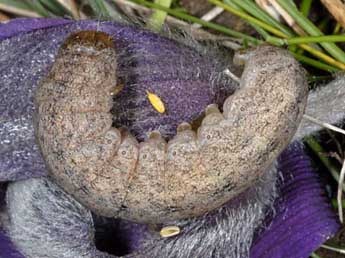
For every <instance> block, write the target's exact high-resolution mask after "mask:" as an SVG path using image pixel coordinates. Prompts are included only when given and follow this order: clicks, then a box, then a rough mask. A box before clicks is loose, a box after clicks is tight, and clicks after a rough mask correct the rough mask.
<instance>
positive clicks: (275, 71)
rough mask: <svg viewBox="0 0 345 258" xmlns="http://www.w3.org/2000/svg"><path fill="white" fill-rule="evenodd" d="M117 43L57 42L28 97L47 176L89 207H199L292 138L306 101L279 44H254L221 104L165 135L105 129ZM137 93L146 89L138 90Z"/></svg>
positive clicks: (196, 211)
mask: <svg viewBox="0 0 345 258" xmlns="http://www.w3.org/2000/svg"><path fill="white" fill-rule="evenodd" d="M115 87H116V50H115V48H114V45H113V41H112V39H111V38H110V37H109V36H108V35H107V34H105V33H102V32H95V31H84V32H78V33H76V34H73V35H71V36H70V37H69V38H68V39H67V40H66V41H65V43H64V44H63V46H62V47H61V49H60V51H59V54H58V56H57V58H56V61H55V63H54V64H53V66H52V68H51V71H50V72H49V73H48V76H47V77H46V78H45V79H44V80H43V81H42V83H41V84H40V86H39V87H38V90H37V92H36V96H35V102H36V108H37V117H36V122H35V127H36V133H37V138H38V142H39V145H40V148H41V151H42V154H43V156H44V159H45V161H46V163H47V165H48V167H49V173H50V175H51V176H52V177H53V178H54V179H55V180H56V182H57V183H58V184H59V185H60V186H62V188H63V189H64V190H65V191H67V192H68V193H69V194H71V195H73V196H74V197H75V198H76V199H77V200H78V201H80V202H81V203H82V204H84V205H85V206H86V207H88V208H90V209H91V210H92V211H94V212H95V213H97V214H99V215H102V216H108V217H120V218H125V219H127V220H132V221H136V222H143V223H164V222H167V221H172V220H176V219H183V218H190V217H194V216H199V215H202V214H204V213H206V212H208V211H211V210H213V209H215V208H218V207H220V206H221V205H223V204H224V203H225V202H227V201H228V200H230V199H231V198H233V197H234V196H236V195H238V194H239V193H241V192H243V191H244V190H245V189H247V188H248V187H249V186H250V185H252V184H254V183H255V182H256V181H257V179H258V178H260V176H262V174H263V173H264V172H265V171H266V170H267V168H268V167H269V166H270V165H271V164H272V162H273V161H274V160H275V158H276V157H277V156H278V155H279V154H280V153H281V151H282V150H283V149H284V148H285V147H286V145H287V144H288V143H289V141H290V140H291V139H292V137H293V135H294V133H295V132H296V129H297V127H298V125H299V123H300V120H301V117H302V114H303V112H304V109H305V105H306V99H307V82H306V79H305V75H304V71H303V70H302V68H301V67H300V66H299V64H298V63H297V61H295V60H294V59H293V58H292V57H291V56H290V55H289V54H288V53H287V52H286V51H284V50H281V49H278V48H274V47H271V46H261V47H258V48H257V49H256V50H254V51H253V53H252V54H251V55H250V57H249V59H248V61H247V63H246V66H245V69H244V72H243V75H242V78H241V87H240V89H239V90H238V91H237V92H235V93H234V94H233V95H231V96H229V97H228V98H227V99H226V101H225V102H224V105H223V112H220V111H219V109H218V107H217V106H216V105H210V106H209V107H208V108H207V109H206V110H205V117H204V119H203V120H202V123H201V125H200V127H199V128H198V130H197V132H195V131H193V130H192V129H191V126H190V125H189V124H188V123H182V124H181V125H180V126H179V127H178V128H177V133H176V136H174V137H173V138H172V139H171V140H170V141H169V142H166V141H165V140H164V139H163V137H161V135H160V134H159V133H158V132H152V133H151V134H150V135H149V137H148V139H146V140H145V141H143V142H140V143H139V142H137V140H136V139H135V138H134V137H133V136H131V135H130V134H129V133H128V132H127V131H125V130H122V129H121V130H120V129H117V128H114V127H112V114H111V113H110V111H111V108H112V94H111V93H112V92H113V91H114V88H115ZM143 94H145V92H143Z"/></svg>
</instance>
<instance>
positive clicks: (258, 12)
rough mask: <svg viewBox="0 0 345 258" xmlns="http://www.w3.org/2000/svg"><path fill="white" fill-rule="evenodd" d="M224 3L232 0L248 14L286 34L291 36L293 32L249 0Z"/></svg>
mask: <svg viewBox="0 0 345 258" xmlns="http://www.w3.org/2000/svg"><path fill="white" fill-rule="evenodd" d="M224 2H225V3H226V4H229V2H233V3H235V4H236V5H238V6H240V7H241V8H242V9H243V10H245V11H246V12H248V13H249V14H251V15H253V16H254V17H256V18H257V19H259V20H261V21H263V22H265V23H267V24H269V25H271V26H274V27H276V28H277V29H279V30H281V31H282V32H284V33H285V34H287V35H288V36H293V35H295V33H293V32H292V31H291V30H290V29H289V28H287V27H286V26H284V25H283V24H281V23H279V22H278V21H277V20H275V19H274V18H272V17H271V16H270V15H269V14H267V13H266V12H265V11H264V10H262V9H261V8H260V6H258V5H257V4H255V3H254V2H252V1H250V0H224Z"/></svg>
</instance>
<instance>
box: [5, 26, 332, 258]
mask: <svg viewBox="0 0 345 258" xmlns="http://www.w3.org/2000/svg"><path fill="white" fill-rule="evenodd" d="M96 29H97V30H100V31H104V32H106V33H108V34H109V35H111V36H113V37H114V40H115V44H116V49H117V50H119V53H118V66H119V68H118V69H119V71H118V77H119V81H120V83H123V84H124V85H126V87H125V88H124V89H123V91H121V92H120V93H119V94H118V95H117V96H116V97H115V98H114V107H113V114H114V125H116V126H119V125H122V126H126V127H128V128H129V130H130V131H131V132H132V133H133V134H135V135H136V136H137V137H138V138H139V139H143V138H145V133H147V132H149V131H152V130H154V129H159V130H160V131H161V133H162V134H163V136H165V137H166V138H170V137H171V136H172V135H173V134H174V133H175V130H176V126H177V125H178V124H179V123H181V122H183V121H192V120H194V119H196V118H198V117H199V116H200V115H201V114H202V112H203V111H204V109H205V107H206V106H207V105H208V104H211V103H214V102H216V103H219V104H220V103H222V102H223V101H224V98H225V97H226V96H228V95H229V94H231V93H232V92H233V91H234V90H235V88H236V86H237V85H235V84H234V83H233V82H231V81H230V80H229V79H228V78H224V77H223V76H222V75H221V72H222V71H223V70H224V69H225V68H227V64H229V60H227V58H226V57H219V56H218V55H217V54H215V53H213V52H212V51H211V52H205V53H203V52H202V51H201V52H200V51H198V52H197V51H195V50H194V48H195V47H197V46H195V45H194V46H191V45H188V44H187V45H186V44H185V43H183V42H178V41H172V40H170V39H168V38H164V37H161V36H159V35H157V34H154V33H152V32H149V31H145V30H141V29H138V28H135V27H131V26H127V25H121V24H119V23H112V22H96V21H78V22H74V21H71V20H64V19H17V20H14V21H11V22H9V23H8V24H0V52H1V53H2V57H1V58H0V76H1V87H0V93H1V95H0V96H1V102H0V114H1V115H0V117H1V119H0V146H1V148H0V182H4V181H16V180H22V179H28V178H32V177H41V176H44V175H46V167H45V164H44V161H43V159H42V157H41V155H40V153H39V149H38V146H37V145H36V142H35V136H34V131H33V125H32V117H33V114H34V105H33V101H32V98H33V92H34V90H35V87H36V86H37V84H38V82H39V81H40V79H41V78H42V77H44V75H45V74H46V72H47V70H48V69H49V67H50V65H51V64H52V62H53V61H54V58H55V55H56V52H57V50H58V48H59V46H60V44H61V43H62V42H63V41H64V39H65V38H66V37H67V36H68V35H69V34H70V33H71V32H74V31H78V30H96ZM142 53H145V55H142ZM176 65H178V66H179V67H178V68H179V69H175V68H176ZM195 67H199V68H200V69H195ZM148 71H149V72H148ZM210 78H211V81H212V82H213V83H211V84H210V83H209V82H210ZM158 82H159V83H158ZM145 90H149V91H150V92H154V93H157V94H159V96H160V97H161V98H162V99H163V101H164V103H165V105H166V108H167V114H166V115H165V116H160V115H159V113H157V112H155V111H154V109H152V107H151V106H150V103H149V102H148V100H147V97H146V95H145V92H146V91H145ZM138 114H140V115H138ZM145 117H150V119H144V118H145ZM161 125H164V127H163V128H161V127H160V126H161ZM278 168H279V171H281V173H282V176H283V181H282V182H281V184H280V185H279V189H278V190H279V194H280V197H279V198H278V200H277V201H276V203H275V210H276V213H275V214H274V216H272V217H267V218H266V224H265V225H266V226H265V227H264V228H261V230H260V231H259V232H258V236H257V237H256V240H255V241H254V243H253V246H252V248H251V257H252V258H259V257H272V258H280V257H289V258H304V257H308V255H309V254H310V253H311V252H312V251H314V250H315V249H316V248H317V247H318V246H319V245H320V244H322V243H323V242H324V241H325V240H327V239H328V238H329V237H331V236H332V235H333V234H335V232H336V231H337V230H338V228H339V225H338V222H337V219H336V217H335V215H334V213H333V212H332V211H331V207H330V206H329V204H328V202H327V199H326V197H325V193H324V191H323V186H322V184H321V182H320V181H319V179H318V176H317V174H316V173H315V171H314V170H313V168H312V167H311V164H310V160H309V157H308V156H307V155H306V154H305V151H304V149H303V146H302V144H300V143H297V142H295V143H292V144H291V145H290V146H289V147H288V148H287V150H286V151H285V152H284V153H283V154H282V155H281V156H280V158H279V166H278ZM246 194H247V195H248V196H255V191H250V190H249V193H246ZM1 196H2V195H1V194H0V204H1V199H2V198H1ZM232 205H233V204H232ZM230 206H231V204H230ZM195 223H196V224H197V223H198V221H196V222H195ZM125 228H126V230H125V233H124V235H125V238H126V239H128V241H129V242H130V243H137V242H138V239H136V237H137V236H138V234H137V232H136V230H137V231H138V232H139V231H140V234H139V235H140V236H141V237H142V238H145V236H146V234H144V233H142V231H143V228H142V227H138V226H137V225H134V224H133V227H131V226H130V225H129V226H128V225H127V224H126V226H125ZM207 228H208V229H209V230H211V228H212V223H209V225H207ZM126 232H127V233H126ZM128 232H129V233H128ZM126 234H127V235H126ZM190 237H192V236H190ZM168 241H175V240H168ZM230 242H231V240H230V241H229V245H230V244H231V243H230ZM163 244H165V245H166V244H167V242H164V243H163ZM135 245H137V244H135ZM131 248H133V249H135V248H137V247H131ZM131 248H130V249H131ZM223 248H226V247H225V246H223ZM2 250H6V252H8V254H7V253H5V254H6V255H7V256H5V257H20V256H15V255H16V254H15V251H12V250H13V247H12V245H11V244H9V240H8V238H7V237H6V236H5V235H4V234H3V232H1V231H0V255H1V254H2V253H1V251H2ZM12 252H13V256H10V253H12ZM5 254H4V255H5Z"/></svg>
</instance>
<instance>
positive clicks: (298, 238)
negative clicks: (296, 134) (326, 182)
mask: <svg viewBox="0 0 345 258" xmlns="http://www.w3.org/2000/svg"><path fill="white" fill-rule="evenodd" d="M279 169H280V170H281V172H282V174H283V177H284V182H283V184H282V185H281V187H280V191H281V193H282V195H281V198H280V199H279V201H277V203H276V212H277V214H276V216H275V217H274V219H273V221H271V222H270V223H268V227H267V229H266V230H265V231H264V232H262V233H261V234H260V235H259V237H258V238H257V239H256V241H255V242H254V244H253V246H252V250H251V258H261V257H262V258H264V257H270V258H281V257H289V258H306V257H309V255H310V253H311V252H313V251H314V250H316V249H317V248H318V247H319V246H320V245H321V244H322V243H324V242H325V241H326V240H327V239H329V238H330V237H332V236H334V234H335V233H336V232H337V231H338V229H339V227H340V226H339V223H338V219H337V217H336V215H335V213H334V212H333V211H332V209H331V206H330V202H329V200H328V199H327V197H326V195H325V191H324V189H323V185H322V183H321V182H320V180H319V177H318V175H317V173H316V172H315V171H314V169H313V168H312V166H311V162H310V158H309V157H308V156H307V155H306V153H305V152H304V150H303V147H302V144H300V143H296V142H295V143H293V144H291V145H290V146H289V148H288V149H287V150H285V151H284V152H283V153H282V155H281V156H280V158H279Z"/></svg>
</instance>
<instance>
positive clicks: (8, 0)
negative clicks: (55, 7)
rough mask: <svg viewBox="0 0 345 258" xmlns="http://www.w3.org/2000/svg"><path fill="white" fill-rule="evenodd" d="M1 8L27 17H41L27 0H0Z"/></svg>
mask: <svg viewBox="0 0 345 258" xmlns="http://www.w3.org/2000/svg"><path fill="white" fill-rule="evenodd" d="M0 10H3V11H6V12H9V13H13V14H15V15H20V16H26V17H41V16H42V15H40V14H39V13H37V12H36V11H35V10H34V9H33V8H32V7H31V6H30V5H29V4H27V2H24V1H19V0H0Z"/></svg>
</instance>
